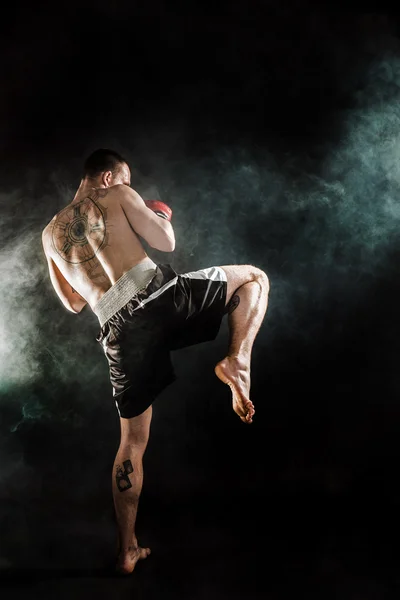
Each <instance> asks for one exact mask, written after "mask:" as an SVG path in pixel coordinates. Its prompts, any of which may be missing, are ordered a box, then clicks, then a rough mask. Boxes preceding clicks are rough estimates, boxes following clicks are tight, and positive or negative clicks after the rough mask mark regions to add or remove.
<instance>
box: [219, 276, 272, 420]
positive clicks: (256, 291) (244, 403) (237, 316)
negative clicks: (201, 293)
mask: <svg viewBox="0 0 400 600" xmlns="http://www.w3.org/2000/svg"><path fill="white" fill-rule="evenodd" d="M221 268H222V269H223V271H224V272H225V274H226V278H227V300H226V311H227V313H228V315H229V316H228V326H229V332H230V339H229V350H228V354H227V356H226V358H225V359H223V360H222V361H220V362H219V363H218V364H217V366H216V367H215V373H216V375H217V377H219V379H221V381H223V382H224V383H226V384H227V385H229V387H230V388H231V390H232V397H233V408H234V410H235V412H236V413H237V414H238V415H239V416H240V418H241V420H242V421H243V422H245V423H251V422H252V417H253V415H254V405H253V403H252V402H251V400H250V398H249V396H250V363H251V351H252V348H253V343H254V340H255V338H256V335H257V333H258V331H259V329H260V326H261V323H262V321H263V319H264V316H265V313H266V310H267V306H268V293H269V281H268V277H267V275H266V274H265V273H264V271H262V270H261V269H258V268H257V267H253V266H251V265H238V266H225V267H221Z"/></svg>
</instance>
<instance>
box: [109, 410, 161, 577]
mask: <svg viewBox="0 0 400 600" xmlns="http://www.w3.org/2000/svg"><path fill="white" fill-rule="evenodd" d="M151 416H152V407H151V406H150V407H149V408H148V409H147V410H145V411H144V412H143V413H142V414H141V415H139V416H137V417H133V418H132V419H124V418H121V443H120V446H119V449H118V452H117V456H116V458H115V462H114V468H113V476H112V489H113V497H114V506H115V513H116V517H117V523H118V533H119V544H120V554H119V557H118V562H117V569H118V571H120V572H121V573H124V574H128V573H131V572H132V571H133V569H134V568H135V565H136V563H137V561H138V560H140V559H143V558H146V557H147V556H148V555H149V554H150V549H149V548H140V547H139V545H138V543H137V539H136V535H135V522H136V515H137V509H138V503H139V496H140V492H141V490H142V483H143V464H142V459H143V455H144V452H145V450H146V446H147V442H148V439H149V432H150V423H151Z"/></svg>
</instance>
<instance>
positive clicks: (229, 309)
mask: <svg viewBox="0 0 400 600" xmlns="http://www.w3.org/2000/svg"><path fill="white" fill-rule="evenodd" d="M239 304H240V298H239V296H238V295H237V294H234V295H233V296H232V298H231V300H230V301H229V302H228V304H227V305H226V308H225V314H228V315H231V314H232V313H233V311H234V310H236V309H237V307H238V306H239Z"/></svg>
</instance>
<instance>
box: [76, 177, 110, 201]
mask: <svg viewBox="0 0 400 600" xmlns="http://www.w3.org/2000/svg"><path fill="white" fill-rule="evenodd" d="M99 187H104V186H103V185H98V183H97V181H94V180H93V179H82V181H81V183H80V185H79V187H78V189H77V190H76V194H75V197H74V200H78V199H80V198H82V196H84V195H85V194H88V193H89V192H90V191H91V190H93V189H96V188H99ZM74 200H73V201H74ZM73 201H72V202H73Z"/></svg>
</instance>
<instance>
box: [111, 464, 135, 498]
mask: <svg viewBox="0 0 400 600" xmlns="http://www.w3.org/2000/svg"><path fill="white" fill-rule="evenodd" d="M122 466H123V467H124V470H122V468H121V465H116V474H115V481H116V483H117V487H118V489H119V491H120V492H125V490H129V488H131V487H132V484H131V482H130V479H129V475H130V473H133V467H132V463H131V461H130V460H125V461H124V462H123V464H122Z"/></svg>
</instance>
